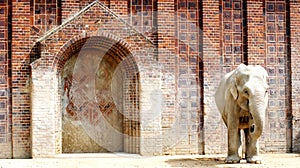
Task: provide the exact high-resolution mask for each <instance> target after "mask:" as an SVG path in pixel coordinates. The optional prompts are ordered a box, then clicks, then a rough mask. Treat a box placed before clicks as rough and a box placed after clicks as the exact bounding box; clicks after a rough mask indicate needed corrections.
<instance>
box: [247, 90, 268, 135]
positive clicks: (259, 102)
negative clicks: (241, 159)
mask: <svg viewBox="0 0 300 168" xmlns="http://www.w3.org/2000/svg"><path fill="white" fill-rule="evenodd" d="M265 103H266V102H265V101H264V99H262V98H258V97H257V96H255V97H250V98H249V110H250V115H251V116H250V117H251V120H252V122H249V131H250V135H251V137H252V138H253V139H258V138H259V137H260V136H261V134H262V131H263V127H264V121H265V111H266V105H265Z"/></svg>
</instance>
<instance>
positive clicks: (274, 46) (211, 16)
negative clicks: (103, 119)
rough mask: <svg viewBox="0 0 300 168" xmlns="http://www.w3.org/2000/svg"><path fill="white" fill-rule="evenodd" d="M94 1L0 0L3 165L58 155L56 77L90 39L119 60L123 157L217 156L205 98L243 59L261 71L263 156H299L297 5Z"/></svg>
mask: <svg viewBox="0 0 300 168" xmlns="http://www.w3.org/2000/svg"><path fill="white" fill-rule="evenodd" d="M100 2H101V3H102V4H104V5H105V6H106V7H103V6H102V4H100V3H99V2H97V1H93V0H84V1H77V0H66V1H61V0H52V1H51V2H50V1H49V2H48V1H47V2H45V1H38V0H32V1H29V0H28V1H26V0H23V1H13V2H11V1H8V0H6V1H3V3H2V1H1V3H0V15H1V17H0V29H1V30H3V31H2V32H3V35H2V34H1V33H0V39H2V42H1V43H0V65H1V67H0V73H1V76H0V146H1V151H0V153H1V155H0V157H1V158H29V157H31V156H32V157H46V156H54V155H57V154H61V153H62V146H63V144H62V131H63V130H62V129H63V128H62V127H61V124H62V120H63V118H62V117H61V115H62V110H61V107H63V106H62V93H61V91H62V88H61V87H62V83H63V79H61V73H60V71H61V70H62V69H63V68H64V65H65V63H66V61H67V60H69V59H70V58H71V57H72V56H73V55H76V54H78V53H79V52H80V50H81V48H82V47H83V46H84V45H85V42H86V41H88V40H87V39H89V38H90V37H94V36H97V37H100V38H95V39H98V40H99V43H97V42H95V44H93V43H90V44H88V45H90V46H91V47H92V48H93V47H97V44H99V45H98V49H101V50H107V51H109V52H108V53H107V55H111V56H112V55H118V56H119V57H118V59H120V60H121V62H122V63H120V64H118V65H119V66H120V67H121V69H122V70H118V73H116V75H117V76H121V77H122V80H121V79H118V80H117V79H116V78H113V79H114V80H113V81H115V83H113V86H114V87H116V85H122V88H123V91H122V93H123V94H122V97H121V98H123V100H122V101H123V102H122V103H121V104H122V105H123V109H124V111H123V112H124V114H123V115H125V119H124V120H123V127H124V128H123V130H125V131H124V132H123V133H124V135H126V136H125V139H124V152H128V153H140V154H143V155H161V154H193V153H201V154H202V153H206V154H209V153H225V152H226V150H227V131H226V127H225V125H224V124H223V121H222V119H221V116H220V114H219V112H218V111H217V108H216V106H215V102H214V93H215V90H216V87H217V85H218V83H219V80H220V79H221V77H222V76H223V75H224V74H225V73H226V72H229V71H231V70H232V69H234V68H235V67H236V66H237V65H238V64H239V63H241V62H244V63H246V64H247V63H248V64H260V65H262V66H264V67H265V68H266V69H267V71H268V73H269V76H270V78H269V83H270V92H269V95H270V102H269V108H268V111H267V114H266V125H265V130H264V134H263V136H262V138H261V143H260V146H261V150H262V151H265V152H285V151H299V150H300V145H299V144H300V141H299V139H300V138H299V137H300V136H299V131H300V129H299V127H300V124H299V100H298V99H299V98H298V97H299V95H298V94H299V93H298V92H299V89H298V83H299V80H300V77H299V76H298V71H299V68H298V65H297V61H298V60H299V57H300V56H299V54H298V53H299V52H298V50H299V49H300V47H299V40H298V36H299V33H298V32H299V31H300V30H298V29H299V28H298V27H299V21H298V20H299V19H300V17H299V13H300V11H299V8H300V6H299V5H298V4H299V2H298V1H284V0H277V1H271V0H270V1H255V0H250V1H244V0H240V1H232V0H226V1H211V0H202V1H199V0H192V1H190V0H189V1H187V0H175V1H171V0H152V1H147V0H142V1H134V0H122V1H115V0H110V1H108V0H105V1H100ZM110 10H111V11H112V12H111V11H110ZM10 20H11V22H10ZM10 23H11V25H10ZM59 25H60V26H59ZM202 31H203V34H202ZM103 37H105V38H103ZM10 39H11V40H10ZM118 42H119V43H118ZM202 42H203V43H202ZM112 43H118V45H110V44H112ZM112 46H113V47H112ZM110 47H111V48H110ZM120 60H119V61H120ZM30 65H31V66H30ZM123 72H127V73H123ZM122 73H123V74H122ZM113 95H115V93H113ZM119 96H121V95H119ZM115 97H116V96H115ZM121 98H120V97H118V98H117V99H118V102H120V101H121V100H119V99H121ZM118 104H119V103H118ZM126 116H127V118H126Z"/></svg>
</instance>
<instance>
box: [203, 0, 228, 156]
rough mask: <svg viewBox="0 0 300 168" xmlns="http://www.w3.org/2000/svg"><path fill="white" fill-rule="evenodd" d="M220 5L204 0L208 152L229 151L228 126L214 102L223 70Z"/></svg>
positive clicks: (205, 102) (205, 123)
mask: <svg viewBox="0 0 300 168" xmlns="http://www.w3.org/2000/svg"><path fill="white" fill-rule="evenodd" d="M219 5H220V4H219V3H216V1H212V0H204V1H203V32H204V37H203V60H204V63H203V65H204V68H203V70H204V73H203V76H204V110H205V114H204V137H205V142H204V143H205V153H220V152H223V153H224V152H226V151H227V147H226V146H227V131H226V130H227V129H226V126H225V124H224V123H223V121H222V118H221V115H220V113H219V111H218V109H217V107H216V104H215V98H214V95H215V91H216V88H217V86H218V85H219V81H220V79H221V77H222V76H223V75H224V74H225V72H222V69H223V68H222V62H221V60H222V56H221V51H220V47H222V46H221V44H220V38H222V37H221V34H220V33H221V27H220V25H221V23H220V13H219V12H220V10H219V9H220V8H219V7H220V6H219Z"/></svg>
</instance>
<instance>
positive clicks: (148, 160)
mask: <svg viewBox="0 0 300 168" xmlns="http://www.w3.org/2000/svg"><path fill="white" fill-rule="evenodd" d="M261 157H262V164H247V163H246V162H245V160H242V162H241V163H239V164H224V159H225V155H176V156H155V157H145V156H140V155H129V154H122V153H114V154H70V155H69V154H63V155H60V156H58V157H56V158H43V159H0V168H10V167H13V168H15V167H20V168H21V167H22V168H27V167H30V168H31V167H33V168H48V167H49V168H52V167H55V168H60V167H61V168H69V167H70V168H77V167H78V168H89V167H97V168H98V167H103V168H108V167H114V168H115V167H124V168H125V167H126V168H127V167H149V168H150V167H151V168H152V167H159V168H160V167H216V168H218V167H220V168H229V167H230V168H239V167H243V168H260V167H263V168H265V167H269V168H277V167H278V168H279V167H280V168H283V167H284V168H286V167H288V168H296V167H299V168H300V154H262V155H261Z"/></svg>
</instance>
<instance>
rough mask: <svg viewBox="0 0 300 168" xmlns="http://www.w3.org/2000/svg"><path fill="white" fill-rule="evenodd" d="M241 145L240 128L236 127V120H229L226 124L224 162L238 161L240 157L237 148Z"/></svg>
mask: <svg viewBox="0 0 300 168" xmlns="http://www.w3.org/2000/svg"><path fill="white" fill-rule="evenodd" d="M240 146H241V136H240V130H239V129H238V122H236V121H231V123H230V124H228V156H227V158H226V160H225V162H226V163H239V162H240V160H241V158H240V156H239V153H238V149H239V147H240Z"/></svg>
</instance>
